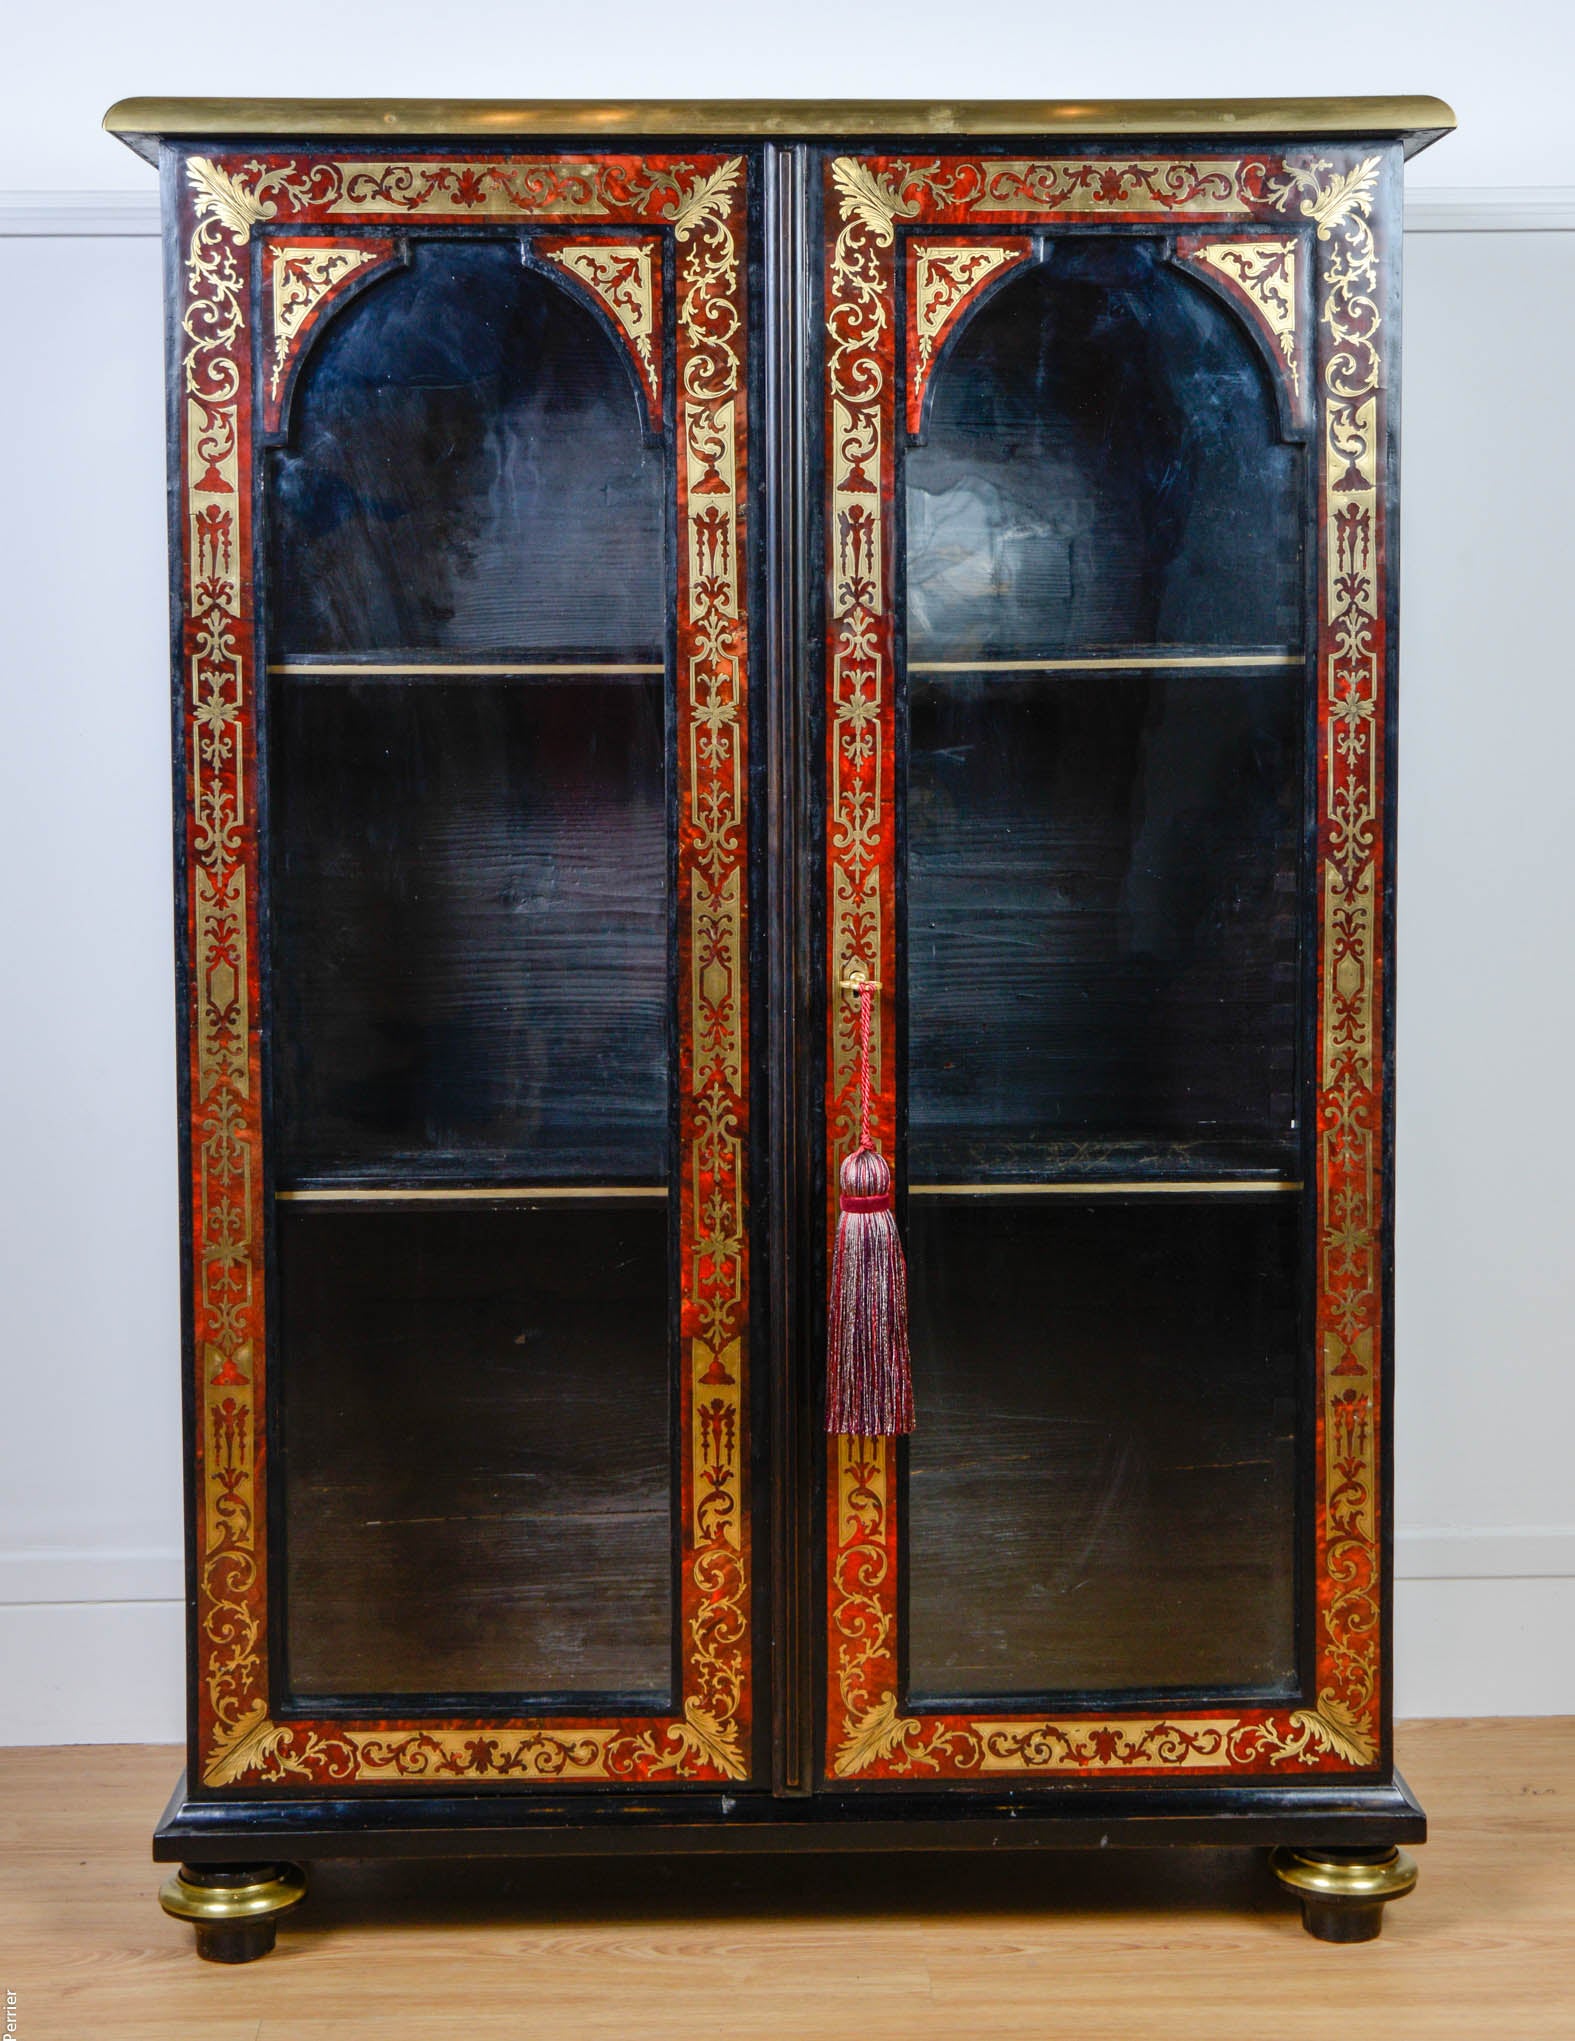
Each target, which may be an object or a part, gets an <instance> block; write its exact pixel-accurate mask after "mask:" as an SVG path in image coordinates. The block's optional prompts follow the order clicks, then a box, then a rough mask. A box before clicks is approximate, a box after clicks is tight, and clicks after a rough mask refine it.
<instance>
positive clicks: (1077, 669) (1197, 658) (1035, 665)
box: [908, 652, 1307, 673]
mask: <svg viewBox="0 0 1575 2041" xmlns="http://www.w3.org/2000/svg"><path fill="white" fill-rule="evenodd" d="M1306 664H1307V655H1306V654H1305V653H1304V652H1264V653H1256V652H1223V653H1221V654H1220V655H1219V656H1218V657H1217V658H1211V657H1210V656H1209V655H1208V654H1207V653H1191V652H1189V653H1186V654H1184V655H1182V656H1181V657H1179V658H1175V659H1170V658H1166V656H1165V655H1164V654H1163V653H1160V652H1135V653H1133V654H1132V655H1131V656H1130V657H1129V658H1121V657H1119V656H1116V655H1111V656H1108V657H1106V656H1101V657H1100V658H1098V659H910V660H909V661H908V671H909V672H910V673H1136V672H1145V673H1146V672H1150V671H1152V672H1170V671H1176V670H1179V669H1181V668H1194V667H1195V668H1201V669H1203V670H1204V671H1217V670H1219V669H1220V668H1223V667H1230V668H1232V669H1233V670H1238V669H1241V668H1256V669H1257V670H1258V671H1259V672H1264V673H1267V672H1275V673H1282V672H1290V671H1292V670H1293V669H1294V670H1298V671H1299V670H1300V669H1301V668H1302V667H1304V666H1305V665H1306Z"/></svg>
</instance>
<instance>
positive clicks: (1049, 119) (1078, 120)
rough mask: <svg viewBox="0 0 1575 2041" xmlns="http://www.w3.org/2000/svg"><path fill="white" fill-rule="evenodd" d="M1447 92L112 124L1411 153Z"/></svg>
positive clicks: (202, 130) (688, 103)
mask: <svg viewBox="0 0 1575 2041" xmlns="http://www.w3.org/2000/svg"><path fill="white" fill-rule="evenodd" d="M1454 125H1455V116H1454V113H1453V111H1452V109H1451V108H1450V107H1448V106H1446V105H1445V103H1444V101H1443V100H1441V99H1432V98H1429V97H1426V96H1425V95H1424V96H1404V97H1399V98H1389V97H1384V96H1370V97H1357V98H1347V99H1068V100H1048V99H960V100H931V99H690V100H683V99H677V100H665V99H626V100H620V101H606V100H595V99H122V100H118V101H117V102H116V103H115V105H114V106H112V107H111V108H110V110H109V112H108V113H107V114H105V116H104V126H105V127H106V128H107V129H108V130H109V132H110V133H111V134H112V135H120V136H122V137H123V138H124V139H125V140H126V141H127V142H128V143H129V144H130V146H131V147H132V148H134V149H136V150H137V152H138V154H139V155H144V156H147V157H149V158H150V159H151V158H152V156H153V154H154V151H155V148H156V145H157V143H158V142H159V141H160V140H163V139H175V138H181V137H200V138H202V139H204V140H207V141H215V140H220V139H234V140H238V141H239V140H247V141H249V140H254V139H255V140H266V139H279V140H287V141H296V142H307V141H311V142H320V141H325V140H345V141H348V140H363V139H367V138H370V137H373V136H376V137H379V138H381V139H383V140H388V139H391V138H394V137H403V138H406V139H423V140H434V139H437V138H439V137H441V138H443V139H445V140H449V141H465V142H470V143H477V142H489V141H494V142H513V141H519V140H522V139H532V138H536V137H552V138H554V139H573V140H579V141H616V140H621V139H624V138H626V137H629V136H649V135H672V136H683V137H706V136H712V135H724V136H728V137H731V138H739V137H757V138H759V139H761V140H776V141H785V142H786V141H816V140H835V141H839V142H842V141H856V140H859V139H863V138H874V137H886V136H891V137H897V136H916V137H922V136H932V135H955V136H957V137H959V138H963V137H979V136H988V135H1017V136H1030V135H1044V136H1063V135H1088V136H1091V137H1097V136H1101V135H1111V136H1113V135H1143V136H1153V137H1158V136H1163V135H1185V136H1188V137H1192V138H1199V139H1201V138H1203V137H1205V136H1211V137H1215V138H1219V137H1223V136H1249V135H1275V136H1306V137H1309V138H1311V137H1316V136H1328V137H1331V138H1332V137H1334V136H1339V135H1401V136H1404V137H1406V139H1407V153H1408V154H1414V153H1415V152H1416V151H1417V150H1418V149H1423V148H1426V146H1427V144H1428V143H1429V142H1432V141H1436V140H1437V138H1438V137H1439V136H1440V135H1441V134H1445V133H1447V132H1448V131H1449V129H1451V128H1452V127H1454Z"/></svg>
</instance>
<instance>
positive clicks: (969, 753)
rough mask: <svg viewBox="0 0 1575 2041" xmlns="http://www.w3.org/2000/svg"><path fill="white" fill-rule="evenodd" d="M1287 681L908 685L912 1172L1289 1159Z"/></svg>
mask: <svg viewBox="0 0 1575 2041" xmlns="http://www.w3.org/2000/svg"><path fill="white" fill-rule="evenodd" d="M1298 679H1299V676H1298ZM1299 693H1300V689H1299V686H1297V685H1295V684H1293V683H1292V681H1291V680H1290V679H1289V677H1288V676H1286V675H1284V674H1253V675H1242V674H1237V673H1231V672H1224V673H1197V672H1191V671H1187V672H1172V673H1141V672H1140V673H1126V674H1118V673H1098V674H1094V675H1084V674H1061V673H1055V674H1051V673H1036V674H1020V673H1019V674H994V673H992V674H989V675H968V676H964V675H948V676H945V677H944V678H937V679H935V680H934V681H930V680H927V679H921V678H918V677H915V679H914V680H913V681H912V682H911V684H910V688H909V719H908V744H909V749H908V807H907V813H908V857H907V929H908V938H907V948H908V1016H909V1018H908V1032H909V1074H908V1135H909V1143H908V1162H909V1169H910V1172H911V1174H912V1177H913V1180H914V1181H915V1182H916V1183H917V1182H924V1181H937V1180H938V1181H947V1180H951V1179H954V1178H956V1177H958V1176H965V1177H969V1178H975V1177H1002V1178H1011V1177H1028V1178H1034V1177H1038V1176H1042V1175H1045V1174H1047V1173H1057V1172H1059V1171H1061V1170H1064V1169H1073V1170H1077V1171H1089V1170H1099V1169H1116V1170H1118V1171H1121V1172H1126V1173H1133V1172H1137V1173H1144V1172H1148V1171H1151V1170H1155V1169H1166V1170H1192V1171H1201V1172H1202V1173H1204V1174H1210V1175H1216V1174H1219V1173H1220V1172H1221V1171H1228V1170H1231V1169H1236V1168H1242V1167H1251V1166H1253V1165H1258V1166H1271V1167H1272V1166H1274V1165H1275V1164H1276V1163H1280V1162H1283V1161H1284V1160H1286V1159H1287V1158H1289V1157H1290V1155H1291V1154H1292V1152H1293V1148H1294V1132H1293V1129H1294V1122H1295V1065H1296V1053H1295V1052H1296V1013H1297V1005H1296V1001H1297V924H1296V874H1297V861H1298V853H1299V815H1298V800H1297V795H1298V791H1299V774H1300V764H1299V760H1300V749H1301V747H1300V728H1299V725H1300V706H1299V700H1298V697H1299Z"/></svg>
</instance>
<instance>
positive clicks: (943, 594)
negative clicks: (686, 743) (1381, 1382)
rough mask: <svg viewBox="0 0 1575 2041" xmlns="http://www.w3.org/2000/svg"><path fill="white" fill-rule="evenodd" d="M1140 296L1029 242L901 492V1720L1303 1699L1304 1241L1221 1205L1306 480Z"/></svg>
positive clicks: (1272, 908) (1138, 278)
mask: <svg viewBox="0 0 1575 2041" xmlns="http://www.w3.org/2000/svg"><path fill="white" fill-rule="evenodd" d="M1164 255H1165V249H1164V245H1163V244H1162V242H1161V241H1160V240H1158V239H1157V238H1137V237H1125V238H1119V239H1118V238H1116V237H1114V236H1076V235H1068V236H1066V237H1064V238H1062V239H1057V240H1052V242H1051V243H1050V244H1049V246H1048V253H1047V256H1046V259H1045V260H1044V261H1043V262H1040V263H1038V264H1036V265H1034V266H1033V267H1032V268H1030V269H1028V270H1026V271H1024V272H1022V273H1021V274H1019V275H1018V276H1017V277H1016V278H1014V279H1013V280H1012V281H1011V282H1009V283H1007V284H1006V285H1004V286H1003V287H1002V288H1001V290H1000V291H999V292H998V293H997V294H996V295H995V296H994V297H993V298H990V299H987V300H986V301H985V302H984V304H983V305H982V306H981V308H980V309H979V311H978V312H977V314H976V315H975V317H974V318H973V320H972V323H971V324H970V325H968V326H967V327H965V329H964V330H963V332H962V333H961V335H960V336H959V338H958V339H957V341H956V343H955V345H954V346H953V348H952V349H951V350H950V352H949V353H948V354H947V355H946V356H945V357H944V358H943V359H942V361H941V363H940V364H939V366H938V368H937V370H936V373H935V382H934V390H933V395H932V399H931V403H932V410H931V413H930V417H929V420H928V428H927V435H926V438H925V442H924V444H923V445H921V446H917V447H913V448H911V449H909V450H908V452H907V455H906V469H905V498H904V500H905V504H906V527H907V552H906V566H907V572H908V582H907V591H906V595H907V685H906V694H905V704H906V717H905V738H906V752H905V783H904V793H903V799H904V804H905V805H904V816H905V833H904V838H903V842H904V846H905V848H904V856H903V864H902V873H901V883H902V914H903V919H902V930H903V946H904V955H905V967H904V976H905V992H906V1046H907V1054H906V1059H905V1072H906V1075H905V1083H906V1160H907V1164H908V1177H909V1197H908V1201H907V1224H908V1238H909V1246H910V1265H911V1268H912V1270H913V1296H912V1310H913V1341H914V1369H915V1395H916V1400H917V1402H918V1407H919V1430H918V1433H917V1435H916V1436H915V1438H914V1440H913V1442H912V1445H911V1449H910V1455H909V1504H908V1511H907V1519H906V1521H907V1526H908V1546H907V1560H906V1575H905V1578H906V1584H907V1597H908V1600H907V1608H908V1627H907V1633H906V1640H907V1647H908V1675H909V1680H910V1686H911V1695H912V1698H913V1699H914V1700H915V1701H916V1702H917V1703H919V1704H923V1703H927V1702H928V1703H940V1702H951V1703H957V1704H959V1705H963V1706H966V1705H968V1704H969V1703H970V1702H974V1703H981V1704H983V1705H987V1706H988V1705H991V1704H993V1703H995V1702H996V1701H1001V1702H1003V1703H1010V1702H1011V1700H1012V1698H1013V1697H1017V1698H1018V1699H1019V1700H1021V1699H1031V1698H1033V1697H1035V1696H1050V1695H1062V1696H1074V1695H1094V1696H1097V1695H1108V1696H1116V1695H1122V1694H1126V1695H1138V1694H1148V1695H1154V1696H1164V1695H1185V1694H1188V1693H1208V1692H1224V1693H1230V1692H1237V1693H1254V1694H1274V1695H1278V1694H1282V1693H1289V1692H1293V1691H1295V1681H1296V1672H1297V1667H1296V1627H1295V1613H1296V1594H1295V1554H1296V1525H1297V1511H1298V1487H1297V1482H1298V1470H1297V1457H1296V1412H1297V1404H1296V1396H1297V1383H1298V1381H1299V1379H1300V1368H1301V1355H1302V1330H1301V1314H1300V1288H1301V1276H1300V1253H1301V1249H1300V1242H1301V1229H1302V1219H1301V1199H1300V1197H1299V1195H1297V1194H1296V1193H1295V1192H1294V1191H1290V1190H1276V1191H1271V1190H1262V1191H1259V1190H1251V1189H1249V1190H1245V1191H1244V1190H1238V1189H1232V1188H1226V1189H1223V1190H1221V1189H1217V1188H1211V1187H1214V1186H1217V1185H1219V1184H1221V1183H1222V1182H1223V1183H1226V1184H1227V1185H1233V1184H1241V1183H1243V1182H1246V1183H1250V1182H1252V1181H1253V1180H1254V1179H1259V1180H1261V1179H1268V1180H1270V1181H1272V1182H1277V1183H1282V1184H1285V1183H1292V1182H1294V1181H1295V1180H1296V1178H1297V1177H1298V1176H1299V1174H1300V1170H1299V1156H1300V1152H1301V1134H1300V1130H1299V1127H1298V1118H1299V1112H1298V1086H1299V1082H1300V1075H1299V1068H1300V1066H1299V1057H1300V1047H1299V1044H1300V1034H1301V1012H1302V1006H1301V1002H1302V975H1303V973H1302V963H1301V949H1300V907H1299V885H1300V869H1301V851H1302V839H1303V812H1302V802H1303V760H1304V748H1305V740H1304V722H1305V703H1306V693H1305V688H1306V679H1305V665H1304V660H1303V645H1302V630H1303V572H1304V561H1303V553H1302V538H1301V532H1302V522H1303V509H1302V460H1303V454H1302V450H1301V449H1300V448H1299V447H1296V446H1294V445H1287V444H1284V443H1282V441H1281V439H1280V428H1279V417H1278V413H1277V410H1276V407H1275V405H1274V403H1273V400H1272V392H1271V388H1270V385H1269V382H1268V376H1267V371H1266V369H1265V366H1264V364H1263V362H1262V360H1261V358H1260V357H1259V355H1258V354H1257V352H1256V349H1255V347H1254V345H1253V343H1252V342H1251V341H1250V340H1249V339H1248V338H1247V336H1246V335H1245V334H1244V332H1243V330H1242V328H1241V327H1240V325H1239V323H1238V322H1237V320H1236V318H1235V316H1234V315H1233V314H1232V313H1231V312H1229V311H1228V310H1226V309H1225V308H1224V307H1223V306H1222V305H1221V304H1220V303H1219V301H1218V300H1216V299H1215V298H1213V297H1212V296H1211V295H1210V294H1208V293H1207V292H1205V291H1203V290H1202V289H1200V288H1199V287H1198V286H1197V285H1196V284H1195V283H1193V282H1192V281H1191V280H1190V279H1188V278H1187V277H1185V276H1183V275H1181V274H1179V273H1178V272H1176V271H1175V270H1174V269H1171V268H1167V267H1166V265H1165V261H1164ZM1084 1184H1087V1185H1089V1186H1090V1187H1091V1189H1097V1190H1098V1192H1099V1193H1100V1194H1099V1195H1098V1196H1093V1195H1089V1194H1084V1195H1079V1187H1080V1186H1082V1185H1084ZM1013 1186H1017V1187H1019V1188H1017V1189H1016V1190H1014V1189H1013ZM1188 1186H1191V1187H1192V1188H1188ZM1033 1187H1038V1189H1037V1192H1036V1191H1035V1189H1034V1188H1033Z"/></svg>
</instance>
